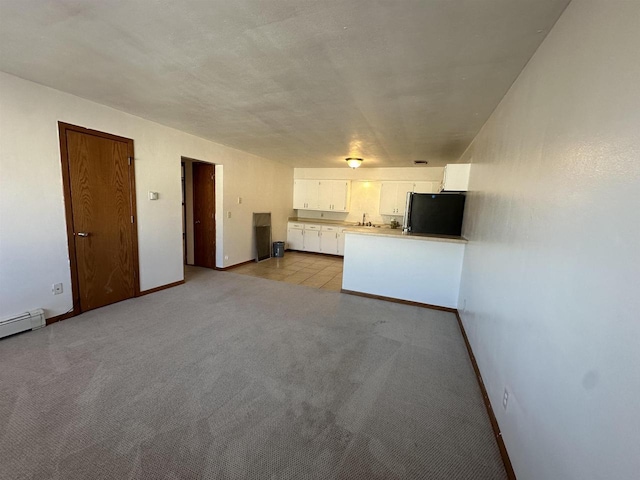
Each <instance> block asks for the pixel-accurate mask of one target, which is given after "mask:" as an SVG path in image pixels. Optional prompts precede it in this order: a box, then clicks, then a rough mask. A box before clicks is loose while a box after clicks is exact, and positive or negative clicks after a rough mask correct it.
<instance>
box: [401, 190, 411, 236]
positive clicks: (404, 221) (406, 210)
mask: <svg viewBox="0 0 640 480" xmlns="http://www.w3.org/2000/svg"><path fill="white" fill-rule="evenodd" d="M412 199H413V192H407V201H406V203H405V205H404V218H403V219H402V231H403V232H410V231H411V227H410V226H409V215H410V210H411V200H412Z"/></svg>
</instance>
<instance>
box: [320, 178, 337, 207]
mask: <svg viewBox="0 0 640 480" xmlns="http://www.w3.org/2000/svg"><path fill="white" fill-rule="evenodd" d="M334 183H335V182H334V181H333V180H320V181H319V182H318V209H319V210H324V211H326V212H328V211H330V210H333V209H332V208H331V207H332V205H333V184H334Z"/></svg>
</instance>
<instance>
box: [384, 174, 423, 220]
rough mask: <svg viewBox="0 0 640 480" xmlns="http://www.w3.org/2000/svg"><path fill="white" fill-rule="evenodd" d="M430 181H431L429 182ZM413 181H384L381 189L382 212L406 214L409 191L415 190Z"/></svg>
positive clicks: (398, 214)
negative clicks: (405, 208)
mask: <svg viewBox="0 0 640 480" xmlns="http://www.w3.org/2000/svg"><path fill="white" fill-rule="evenodd" d="M428 183H430V182H428ZM413 188H414V184H413V183H412V182H382V186H381V189H380V214H381V215H394V216H402V215H404V207H405V204H406V202H407V193H408V192H413Z"/></svg>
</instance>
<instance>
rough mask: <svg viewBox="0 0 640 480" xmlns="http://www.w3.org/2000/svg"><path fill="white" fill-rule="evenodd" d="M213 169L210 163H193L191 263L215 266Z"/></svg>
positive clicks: (201, 265)
mask: <svg viewBox="0 0 640 480" xmlns="http://www.w3.org/2000/svg"><path fill="white" fill-rule="evenodd" d="M214 185H215V170H214V166H213V165H212V164H210V163H201V162H194V163H193V263H194V265H197V266H199V267H207V268H215V266H216V227H215V188H214Z"/></svg>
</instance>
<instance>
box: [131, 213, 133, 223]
mask: <svg viewBox="0 0 640 480" xmlns="http://www.w3.org/2000/svg"><path fill="white" fill-rule="evenodd" d="M131 223H133V215H131Z"/></svg>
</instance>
